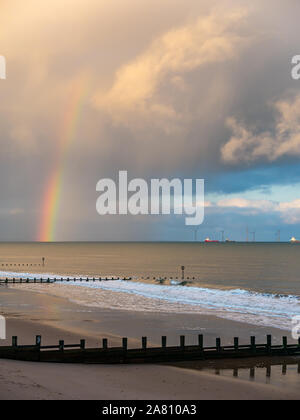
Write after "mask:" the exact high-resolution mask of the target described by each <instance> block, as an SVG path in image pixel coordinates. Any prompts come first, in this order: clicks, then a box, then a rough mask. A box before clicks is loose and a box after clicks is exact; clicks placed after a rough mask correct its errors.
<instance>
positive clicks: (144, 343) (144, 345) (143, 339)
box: [142, 337, 147, 350]
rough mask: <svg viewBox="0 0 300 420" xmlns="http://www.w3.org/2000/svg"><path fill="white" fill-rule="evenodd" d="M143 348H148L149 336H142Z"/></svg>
mask: <svg viewBox="0 0 300 420" xmlns="http://www.w3.org/2000/svg"><path fill="white" fill-rule="evenodd" d="M142 348H143V350H146V349H147V337H142Z"/></svg>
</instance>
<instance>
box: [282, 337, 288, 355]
mask: <svg viewBox="0 0 300 420" xmlns="http://www.w3.org/2000/svg"><path fill="white" fill-rule="evenodd" d="M282 345H283V349H284V351H285V352H287V337H282Z"/></svg>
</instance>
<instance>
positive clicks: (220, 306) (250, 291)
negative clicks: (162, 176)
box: [0, 242, 300, 329]
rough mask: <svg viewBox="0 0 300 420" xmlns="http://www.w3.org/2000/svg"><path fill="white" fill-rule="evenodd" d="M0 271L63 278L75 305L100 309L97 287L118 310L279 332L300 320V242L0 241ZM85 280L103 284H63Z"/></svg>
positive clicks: (17, 275)
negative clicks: (212, 319) (206, 318)
mask: <svg viewBox="0 0 300 420" xmlns="http://www.w3.org/2000/svg"><path fill="white" fill-rule="evenodd" d="M43 258H44V265H43V260H42V259H43ZM182 266H184V282H182ZM0 270H1V271H0V277H2V278H6V277H15V278H17V277H23V278H28V277H29V278H30V277H43V278H55V277H57V278H61V277H63V279H64V280H65V281H64V282H63V283H62V284H63V285H64V287H65V286H68V287H69V288H70V289H69V290H70V296H72V292H71V291H72V290H74V288H76V293H75V294H74V296H73V297H74V298H73V300H75V301H76V296H78V295H82V296H83V297H84V296H86V298H85V299H80V303H83V302H84V303H86V304H87V305H92V306H97V305H99V306H101V305H103V299H99V301H97V299H96V298H95V296H96V295H95V296H93V299H92V302H89V300H88V299H89V296H91V293H90V292H91V289H100V290H105V291H109V292H110V295H109V296H113V298H112V302H111V306H112V307H116V300H117V301H118V305H117V307H118V308H122V309H130V310H137V311H146V310H151V311H166V312H168V311H169V310H172V311H175V312H176V311H178V312H184V313H185V312H186V313H187V312H198V313H203V314H210V315H211V314H215V315H216V316H218V317H221V318H226V319H231V320H236V321H240V322H247V323H252V324H256V325H257V324H258V325H262V326H269V327H275V328H280V329H290V328H291V322H292V320H293V318H294V317H297V316H299V317H300V245H299V244H290V243H198V242H193V243H166V242H164V243H141V242H139V243H133V242H130V243H125V242H122V243H107V242H106V243H95V242H93V243H88V242H80V243H1V244H0ZM86 277H92V278H93V277H96V278H99V277H101V278H103V279H106V278H107V279H108V280H107V281H102V282H85V281H83V282H74V281H73V282H72V281H69V282H67V281H66V280H67V278H69V279H74V278H76V279H80V278H83V279H84V278H86ZM118 278H119V279H118ZM123 278H130V279H131V280H123ZM116 279H118V280H116ZM50 287H51V286H50ZM48 291H49V288H48V289H46V287H45V292H48ZM0 292H1V289H0ZM67 297H68V296H67ZM129 297H130V299H128V298H129ZM145 302H148V303H149V304H147V305H146V304H145ZM150 303H151V304H150ZM105 304H106V305H107V307H109V305H110V302H109V301H107V299H106V302H105ZM129 305H130V307H129ZM149 308H150V309H149ZM299 323H300V322H299Z"/></svg>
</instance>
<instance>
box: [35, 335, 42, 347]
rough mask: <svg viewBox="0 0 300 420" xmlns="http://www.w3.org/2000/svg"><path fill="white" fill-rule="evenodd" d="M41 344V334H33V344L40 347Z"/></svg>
mask: <svg viewBox="0 0 300 420" xmlns="http://www.w3.org/2000/svg"><path fill="white" fill-rule="evenodd" d="M41 344H42V336H41V335H36V336H35V345H36V346H37V347H41Z"/></svg>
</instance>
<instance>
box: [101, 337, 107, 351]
mask: <svg viewBox="0 0 300 420" xmlns="http://www.w3.org/2000/svg"><path fill="white" fill-rule="evenodd" d="M102 347H103V348H104V349H105V350H107V348H108V345H107V338H103V340H102Z"/></svg>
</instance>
